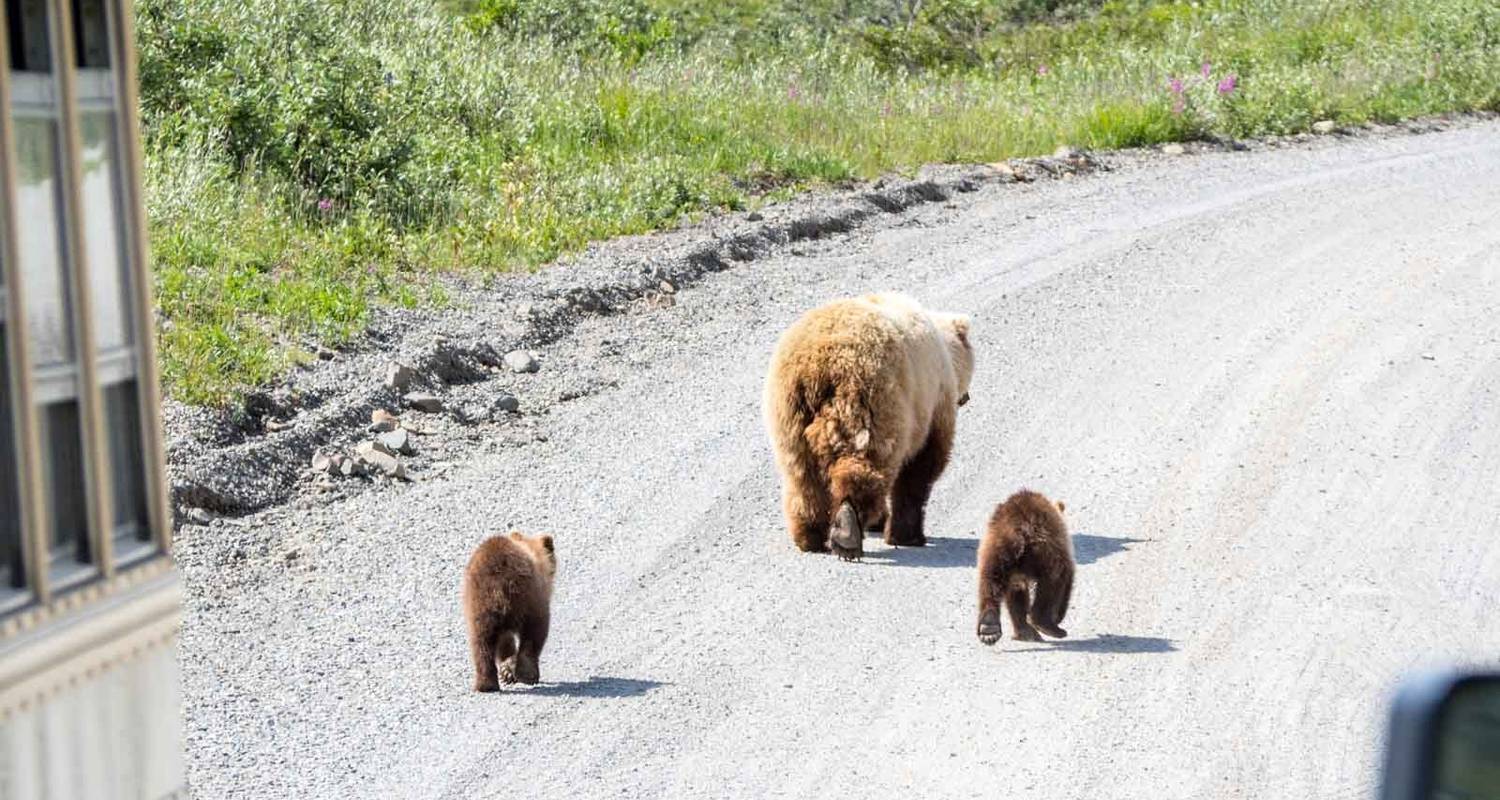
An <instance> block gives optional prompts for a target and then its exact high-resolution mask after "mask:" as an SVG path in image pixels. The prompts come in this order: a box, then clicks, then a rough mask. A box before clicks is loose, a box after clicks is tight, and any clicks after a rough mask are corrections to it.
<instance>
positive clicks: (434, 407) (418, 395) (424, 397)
mask: <svg viewBox="0 0 1500 800" xmlns="http://www.w3.org/2000/svg"><path fill="white" fill-rule="evenodd" d="M401 402H403V403H405V404H406V405H408V406H410V407H412V408H415V409H416V410H418V411H425V412H427V413H428V414H436V413H437V412H439V411H442V410H443V398H441V397H438V396H437V395H435V394H427V393H426V392H412V393H411V394H408V395H406V396H405V397H402V398H401Z"/></svg>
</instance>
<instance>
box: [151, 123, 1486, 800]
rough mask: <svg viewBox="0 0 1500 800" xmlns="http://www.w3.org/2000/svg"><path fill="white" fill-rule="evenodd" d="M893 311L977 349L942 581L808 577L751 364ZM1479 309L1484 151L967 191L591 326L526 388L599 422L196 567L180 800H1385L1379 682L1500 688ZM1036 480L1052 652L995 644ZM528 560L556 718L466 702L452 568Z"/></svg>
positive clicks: (191, 569) (291, 526)
mask: <svg viewBox="0 0 1500 800" xmlns="http://www.w3.org/2000/svg"><path fill="white" fill-rule="evenodd" d="M885 288H893V289H901V290H905V291H908V292H911V293H913V294H915V295H917V296H918V297H920V298H921V299H922V300H924V301H925V302H927V303H928V304H930V305H934V306H938V307H943V308H946V309H949V310H954V311H963V312H967V313H969V314H972V315H973V316H974V320H975V327H974V335H973V336H974V340H975V342H976V347H977V349H978V355H979V366H978V370H977V373H976V376H975V380H974V385H973V388H972V392H971V395H972V398H973V399H972V402H970V403H969V404H968V405H967V406H966V407H965V408H963V409H962V410H961V412H960V415H959V430H958V437H957V444H956V452H955V456H954V460H953V462H952V464H951V466H950V467H949V469H948V472H947V474H946V475H945V476H944V477H943V479H942V480H941V481H940V482H939V483H938V486H937V490H936V492H935V493H934V495H933V498H932V502H931V505H930V507H929V514H928V525H929V528H928V535H929V537H930V539H931V544H930V545H929V546H928V547H926V548H922V549H901V550H891V549H889V548H887V547H885V546H884V545H882V544H880V542H879V540H878V539H877V538H871V539H869V540H868V541H867V544H866V558H865V561H864V562H863V563H860V564H847V563H840V562H839V561H837V560H836V559H834V558H833V557H831V556H813V555H803V554H799V553H798V552H796V550H795V549H794V548H793V546H792V544H791V543H790V541H789V540H788V537H787V534H786V532H785V530H784V528H783V525H782V521H781V518H780V513H779V503H778V490H777V483H776V476H775V471H774V469H773V467H772V464H771V458H770V453H769V451H768V446H767V444H766V440H765V436H764V434H763V432H762V429H761V422H760V413H759V408H758V399H759V394H760V392H759V387H760V382H761V378H762V372H763V369H764V365H765V363H766V360H767V358H768V356H769V353H770V350H771V347H772V345H773V344H774V342H775V339H776V335H777V334H778V333H779V332H780V330H781V329H782V328H783V327H784V326H785V325H786V324H787V323H789V322H790V321H791V320H792V319H793V318H794V317H795V316H796V315H797V314H799V313H800V312H802V311H803V310H805V309H806V308H808V307H810V306H812V305H814V304H816V303H818V302H821V301H823V300H825V299H827V298H829V297H831V296H835V295H840V294H847V293H854V292H863V291H868V290H873V289H885ZM1497 307H1500V124H1497V123H1495V122H1484V123H1479V124H1475V125H1471V126H1467V127H1463V128H1460V129H1458V130H1452V131H1448V132H1443V133H1435V134H1429V135H1423V136H1398V137H1375V138H1354V139H1348V140H1343V141H1337V140H1335V139H1334V138H1328V139H1323V140H1320V141H1319V142H1317V143H1315V144H1312V145H1309V146H1304V147H1296V148H1290V149H1281V150H1269V151H1257V152H1221V153H1209V154H1203V155H1197V156H1186V157H1170V158H1169V157H1164V156H1163V157H1157V158H1152V157H1144V158H1140V159H1136V160H1134V161H1131V162H1130V163H1127V164H1125V165H1124V166H1121V167H1119V168H1117V169H1116V170H1115V171H1113V172H1110V173H1107V174H1100V175H1096V176H1090V177H1083V178H1078V179H1073V180H1061V181H1050V182H1038V183H1034V184H1025V185H990V186H985V187H983V188H981V189H980V190H979V191H976V192H973V193H970V194H966V195H963V196H962V197H961V198H960V199H959V200H958V201H957V202H955V203H949V204H941V203H939V204H932V205H928V206H924V207H921V208H918V209H915V210H913V211H911V212H908V213H906V214H904V215H899V216H893V217H892V218H891V219H890V220H888V221H884V222H882V223H880V224H878V225H873V226H871V227H869V228H866V229H861V230H857V231H854V232H852V233H849V234H840V235H835V236H832V237H828V238H826V239H821V240H818V241H816V242H811V243H807V244H804V245H800V246H799V247H798V248H797V249H796V250H795V251H793V250H792V249H790V248H788V250H787V251H786V252H783V253H780V254H777V255H774V256H770V257H767V258H764V259H762V260H759V261H755V262H754V263H752V264H747V265H744V266H742V267H738V268H735V269H730V270H728V271H725V272H722V273H719V274H716V275H712V276H709V277H707V278H706V279H705V280H703V281H702V282H701V283H699V284H697V285H695V286H692V287H688V288H685V289H683V290H681V291H679V292H678V293H677V295H676V303H675V305H673V306H671V307H666V308H658V309H647V308H645V307H642V308H639V309H637V310H635V311H633V312H631V313H629V314H624V315H616V316H606V317H599V318H594V319H591V320H588V321H585V322H583V323H581V324H580V325H579V326H578V327H577V328H576V329H575V330H573V331H572V332H571V333H570V334H568V335H567V336H565V337H563V338H561V339H559V340H557V341H555V342H553V343H551V344H549V345H548V346H547V347H546V348H545V349H542V350H540V351H539V353H538V355H539V356H540V360H541V363H542V364H543V365H544V366H543V370H542V372H541V373H538V374H537V375H535V376H522V378H524V379H526V380H542V379H544V378H545V376H547V375H549V374H552V375H558V374H563V375H569V376H573V377H574V378H577V379H580V380H585V379H586V380H587V381H588V383H589V385H590V386H595V387H599V388H598V390H597V391H592V392H591V393H588V394H585V395H584V396H582V397H579V398H578V399H574V400H570V401H568V402H563V403H560V404H557V405H554V406H552V407H550V408H549V409H548V410H546V411H545V412H542V413H538V414H537V415H535V416H533V417H530V418H528V419H526V420H525V421H524V424H525V425H530V426H533V427H532V428H529V429H528V430H533V431H534V436H532V437H531V438H530V439H529V440H527V441H519V440H517V439H515V437H511V438H510V439H507V440H506V441H505V442H497V443H496V445H495V446H494V447H491V448H480V449H478V450H477V451H476V452H475V454H473V455H470V456H467V457H465V458H463V459H462V460H461V461H459V462H457V463H454V464H453V465H452V466H451V467H450V468H448V469H447V470H446V471H438V472H436V473H435V477H434V476H428V477H427V478H426V479H425V480H419V481H417V482H415V483H411V484H395V485H390V486H387V487H384V488H379V489H375V490H371V491H366V492H363V493H359V494H357V495H355V496H353V497H348V498H343V499H338V500H334V501H332V502H330V503H327V504H322V505H317V504H313V505H311V506H310V507H293V506H282V507H279V508H273V509H271V510H269V511H266V512H263V513H260V514H258V515H255V516H251V517H246V518H242V519H238V520H219V521H216V522H214V523H213V524H212V525H211V526H208V527H201V526H194V527H192V528H190V529H185V530H184V532H183V534H182V537H181V543H180V547H179V551H180V552H179V559H180V561H181V563H182V567H183V571H184V574H185V577H186V582H187V594H188V600H187V605H186V610H185V619H184V627H183V635H182V644H181V649H182V655H181V658H182V663H183V669H184V676H185V677H184V680H185V714H186V719H187V729H188V763H189V767H190V781H191V783H192V785H193V787H194V792H195V794H196V795H198V796H202V797H256V798H261V797H267V798H269V797H287V798H291V797H297V798H307V797H337V798H351V797H382V798H385V797H389V798H424V797H434V798H487V797H504V798H516V797H541V798H553V797H559V798H593V797H691V798H699V797H701V798H723V797H824V798H843V797H850V798H853V797H859V798H869V797H892V798H897V797H899V798H907V797H980V796H984V797H993V796H1004V797H1009V798H1147V797H1149V798H1207V797H1212V798H1238V797H1255V798H1278V799H1280V798H1296V797H1318V798H1339V797H1349V798H1355V797H1370V796H1372V793H1373V786H1374V781H1375V779H1376V776H1377V771H1378V766H1379V765H1378V753H1379V743H1380V736H1381V726H1382V724H1383V719H1384V713H1385V705H1384V704H1385V701H1386V699H1387V696H1388V692H1389V690H1390V688H1391V686H1392V684H1393V682H1394V681H1395V680H1396V679H1397V678H1398V677H1399V676H1401V675H1402V674H1404V673H1405V672H1407V671H1409V670H1411V669H1413V668H1415V667H1418V666H1423V665H1430V664H1435V663H1448V662H1453V661H1457V662H1462V663H1470V664H1473V663H1490V664H1494V663H1496V661H1497V656H1500V613H1497V609H1500V544H1497V543H1500V536H1497V531H1500V313H1497ZM421 438H422V437H417V439H418V441H417V445H418V447H419V449H420V448H422V447H423V446H424V444H423V442H422V441H421ZM1021 486H1030V487H1032V488H1035V489H1037V490H1040V491H1044V492H1046V493H1048V494H1050V495H1052V496H1054V497H1057V498H1060V499H1063V500H1065V501H1066V502H1067V506H1068V511H1069V514H1068V516H1069V521H1070V523H1071V525H1072V527H1073V531H1074V536H1075V548H1076V551H1077V556H1078V560H1079V573H1078V587H1077V591H1076V593H1075V595H1074V600H1073V605H1072V610H1071V611H1070V613H1069V616H1068V619H1067V623H1066V626H1065V627H1066V628H1067V629H1068V630H1069V632H1070V633H1071V638H1069V639H1068V640H1066V641H1062V642H1057V643H1047V644H1042V645H1033V644H1021V643H1017V642H1014V641H1011V640H1010V639H1008V638H1007V639H1004V640H1002V641H1001V643H1000V644H999V645H997V646H996V647H993V648H988V647H983V646H981V645H980V644H979V643H978V642H977V640H976V638H975V634H974V616H975V587H974V580H975V571H974V554H975V547H976V536H977V533H978V530H979V528H980V526H981V525H982V523H983V521H984V519H985V517H986V515H987V514H988V512H989V511H990V509H991V508H992V507H993V505H994V504H995V503H996V502H998V501H1000V500H1001V499H1003V498H1004V497H1005V496H1007V495H1008V494H1009V493H1010V492H1011V491H1013V490H1015V489H1016V488H1019V487H1021ZM508 526H517V527H520V528H522V529H524V530H527V531H531V532H550V533H553V534H555V535H556V537H557V549H558V556H559V562H560V565H559V572H558V584H557V594H556V597H555V599H554V602H553V628H552V636H551V639H550V641H549V644H548V647H547V650H546V653H545V654H544V656H543V658H542V665H541V667H542V678H543V681H544V683H543V684H542V685H540V686H537V687H533V688H522V689H518V690H512V691H505V692H502V693H500V694H486V695H479V694H474V693H472V692H471V691H470V690H469V689H470V682H471V675H470V672H469V670H470V665H469V661H468V651H467V645H466V643H465V640H464V636H465V629H464V625H463V622H462V620H461V618H460V615H459V607H458V598H459V593H458V586H459V574H460V570H461V569H462V567H463V564H464V561H465V558H466V557H467V555H468V553H469V551H470V549H471V548H472V547H473V546H474V545H475V544H476V543H478V542H479V541H480V540H481V539H482V538H483V537H484V536H486V535H487V534H490V533H492V532H496V531H500V530H504V529H506V528H507V527H508ZM1006 633H1007V636H1008V635H1009V633H1010V631H1009V629H1008V628H1007V631H1006Z"/></svg>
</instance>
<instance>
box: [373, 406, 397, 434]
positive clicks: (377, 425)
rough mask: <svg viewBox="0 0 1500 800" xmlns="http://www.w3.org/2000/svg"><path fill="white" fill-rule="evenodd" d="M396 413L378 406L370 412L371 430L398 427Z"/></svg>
mask: <svg viewBox="0 0 1500 800" xmlns="http://www.w3.org/2000/svg"><path fill="white" fill-rule="evenodd" d="M396 425H397V422H396V415H395V414H392V413H391V412H389V411H386V410H385V409H383V408H377V409H375V410H374V411H371V412H370V430H372V431H375V432H376V433H384V432H385V431H393V430H395V429H396Z"/></svg>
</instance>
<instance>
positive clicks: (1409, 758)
mask: <svg viewBox="0 0 1500 800" xmlns="http://www.w3.org/2000/svg"><path fill="white" fill-rule="evenodd" d="M1380 796H1381V798H1382V800H1448V798H1455V799H1456V798H1473V800H1500V674H1497V673H1490V674H1474V673H1461V672H1439V673H1427V674H1422V675H1418V676H1415V677H1413V678H1411V679H1409V680H1407V681H1405V682H1404V683H1402V685H1401V687H1400V688H1399V689H1398V690H1397V693H1396V698H1395V701H1394V702H1393V703H1392V706H1391V717H1390V727H1389V729H1388V730H1387V732H1386V761H1385V774H1384V776H1383V778H1382V781H1381V793H1380Z"/></svg>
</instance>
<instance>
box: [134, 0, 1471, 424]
mask: <svg viewBox="0 0 1500 800" xmlns="http://www.w3.org/2000/svg"><path fill="white" fill-rule="evenodd" d="M570 2H571V3H573V4H576V5H578V6H579V7H583V6H584V3H583V0H534V1H533V2H531V3H530V4H526V3H520V4H518V2H517V0H502V1H501V2H498V3H497V2H493V0H485V2H480V3H473V2H470V3H454V4H450V5H449V6H447V7H446V8H443V9H439V8H435V7H433V6H431V5H428V4H427V3H424V2H419V1H418V0H347V2H343V3H339V4H332V5H326V6H325V5H324V4H322V3H316V2H313V0H250V1H249V2H242V0H199V1H198V2H194V3H191V4H188V3H187V2H186V0H143V2H142V3H140V4H139V5H138V8H139V9H140V11H139V16H140V18H141V22H140V28H141V36H142V75H143V93H142V94H143V112H144V116H145V120H146V130H147V133H148V143H147V162H148V163H147V167H148V169H147V172H148V176H147V177H148V181H147V184H148V185H147V204H148V210H149V215H150V228H151V237H152V245H153V251H154V255H155V269H156V281H157V288H158V300H159V303H160V305H161V312H162V317H163V320H164V323H163V332H162V357H163V362H164V373H165V376H166V382H167V390H168V392H169V393H170V394H171V395H172V396H174V397H176V398H178V399H181V400H184V401H187V402H194V403H221V402H225V401H227V400H230V399H232V398H234V397H235V396H236V395H237V394H238V393H240V392H242V391H244V390H245V389H246V388H248V387H252V386H255V385H258V384H263V383H265V382H267V381H270V380H273V379H274V378H275V377H276V376H277V375H278V374H280V373H281V372H283V371H284V370H285V369H286V368H287V366H288V365H289V364H291V363H294V362H296V361H297V360H299V359H303V358H306V357H307V352H308V350H309V349H310V348H311V347H312V345H313V343H314V342H337V341H339V340H343V339H347V338H349V337H351V336H354V335H356V334H357V333H358V332H359V331H360V330H361V329H362V327H363V326H364V324H365V323H366V321H367V319H368V317H369V314H370V311H371V309H372V307H374V306H376V305H379V304H383V303H396V304H403V305H413V304H422V303H441V302H442V301H443V298H442V293H441V290H440V288H439V286H440V283H439V282H438V281H437V280H435V278H436V277H437V276H439V275H442V274H444V273H461V274H466V275H471V276H484V275H488V274H494V273H501V272H505V271H510V270H516V269H526V268H531V267H535V266H536V265H539V264H542V263H545V262H547V261H549V260H551V259H553V258H555V257H557V256H558V255H559V254H561V253H565V252H568V251H571V250H576V249H578V248H580V247H581V246H583V245H584V244H586V243H588V242H590V241H593V240H597V239H602V238H606V237H610V236H616V235H620V234H629V233H638V232H643V231H647V230H652V229H656V228H661V227H664V226H670V225H673V224H676V223H678V222H679V221H681V220H683V219H685V218H691V217H693V216H694V215H697V214H699V213H702V212H706V211H711V210H714V209H736V208H744V207H747V206H749V205H753V204H755V203H757V202H760V201H761V199H762V197H763V195H764V193H765V192H766V191H767V190H768V189H770V188H774V189H776V190H777V191H778V193H781V192H784V191H785V190H789V189H790V190H795V189H800V188H803V187H808V186H816V185H820V184H827V183H831V182H837V181H842V180H845V179H849V178H868V177H874V176H877V175H879V174H882V173H886V172H890V171H903V170H909V169H912V168H914V167H916V166H918V165H921V164H923V163H929V162H976V161H995V160H999V159H1003V158H1007V157H1013V156H1023V155H1032V154H1037V153H1047V152H1051V151H1052V150H1053V149H1055V148H1056V147H1057V146H1058V145H1061V144H1069V145H1075V146H1084V147H1090V148H1109V147H1125V146H1136V145H1146V144H1152V143H1157V142H1162V141H1170V140H1180V139H1188V138H1193V137H1198V136H1204V135H1208V134H1225V135H1231V136H1238V137H1244V136H1254V135H1264V134H1274V133H1286V132H1292V131H1299V130H1303V129H1306V128H1307V127H1308V126H1310V125H1311V124H1312V123H1313V122H1314V121H1317V120H1319V119H1325V118H1330V119H1335V120H1338V121H1341V122H1346V123H1358V122H1364V121H1369V120H1393V119H1398V118H1404V117H1411V116H1417V115H1423V114H1430V113H1437V112H1446V111H1456V110H1458V111H1461V110H1474V109H1494V108H1497V107H1500V81H1497V80H1496V76H1497V75H1500V7H1497V6H1496V5H1495V4H1494V3H1492V2H1491V0H1424V1H1420V2H1419V0H1323V1H1322V2H1316V1H1313V2H1294V1H1293V0H1204V1H1202V2H1197V3H1144V2H1136V3H1120V2H1111V3H1107V4H1104V5H1103V6H1102V7H1092V6H1093V4H1089V3H1072V4H1065V5H1064V4H1057V3H1047V2H1032V3H1030V4H1029V5H1026V6H1025V7H1024V8H1023V6H1022V5H1009V6H1006V5H1004V4H998V7H1003V9H1009V11H1005V13H998V12H994V11H993V9H994V7H997V4H984V3H977V2H965V0H949V2H946V3H944V2H936V1H934V2H931V3H929V4H928V6H927V7H928V8H929V9H936V11H931V12H930V13H929V16H928V17H923V18H920V19H918V20H914V21H913V23H912V25H911V26H910V27H909V28H908V27H907V26H906V25H905V24H904V22H903V21H902V20H901V19H900V17H899V15H897V14H894V12H892V13H891V14H886V15H884V16H882V14H881V13H880V11H881V9H880V6H881V4H878V3H867V4H863V5H862V4H860V3H857V2H856V3H844V4H841V5H837V7H838V8H841V9H843V8H851V7H852V8H855V9H856V10H857V11H858V13H859V14H861V15H862V16H859V18H858V19H850V18H848V16H847V15H844V16H841V14H842V13H843V12H840V13H834V12H833V11H832V10H830V9H833V8H835V4H832V3H827V4H820V3H818V2H816V1H815V2H812V3H803V4H800V5H796V6H793V5H792V4H790V3H786V4H783V5H777V4H774V3H771V2H767V1H766V0H741V1H740V2H728V3H721V4H718V5H717V6H715V8H717V9H718V11H717V12H716V13H714V14H712V15H707V16H705V15H703V14H701V13H699V14H696V15H694V14H688V13H685V12H684V9H689V10H691V9H694V8H698V7H700V6H701V4H692V3H687V2H686V0H678V2H677V5H676V6H673V5H671V4H668V3H666V2H662V3H661V4H659V5H656V6H645V5H642V4H641V3H639V2H637V3H635V4H634V5H628V4H627V5H618V4H615V5H611V4H610V3H608V2H605V0H592V2H591V3H590V4H588V5H587V6H586V9H585V10H586V11H587V12H588V13H586V14H576V15H570V14H563V13H559V12H560V11H566V10H567V9H569V8H570V7H571V6H570V4H569V3H570ZM548 3H550V5H547V4H548ZM617 5H618V7H617ZM889 5H890V7H891V8H898V7H900V5H901V4H899V3H890V4H889ZM1059 5H1062V8H1061V9H1059V8H1057V7H1058V6H1059ZM866 6H869V8H866ZM1033 7H1034V8H1033ZM619 8H623V9H624V11H620V10H619ZM189 9H190V10H189ZM861 9H862V10H861ZM976 9H978V11H976ZM986 9H988V10H986ZM1028 9H1029V10H1028ZM820 10H821V12H820ZM813 12H820V13H821V16H819V13H813ZM824 12H826V13H824ZM980 12H983V13H980ZM1023 12H1024V13H1023ZM792 13H796V14H800V15H801V16H800V17H798V19H802V20H804V21H805V23H806V24H804V25H802V26H801V27H800V28H798V30H799V31H800V32H799V33H797V34H796V35H793V36H788V35H786V34H785V31H786V30H787V29H788V26H787V17H786V15H788V14H792ZM486 14H487V16H486ZM1037 14H1041V15H1043V16H1044V17H1045V18H1046V19H1048V20H1049V22H1046V23H1036V22H1027V21H1026V20H1029V19H1032V18H1034V17H1035V16H1036V15H1037ZM1059 14H1060V15H1061V16H1062V18H1064V19H1066V20H1067V21H1065V22H1061V23H1056V22H1051V21H1050V20H1053V19H1055V18H1057V17H1056V15H1059ZM528 15H529V16H528ZM558 19H565V20H567V21H568V22H567V24H568V26H569V28H568V29H567V30H561V29H559V28H558V27H557V26H558V25H559V23H558V22H557V20H558ZM578 20H583V21H582V22H579V21H578ZM726 20H728V22H726ZM1018 20H1021V21H1020V22H1019V23H1018ZM1205 63H1207V64H1208V65H1209V66H1208V67H1207V68H1206V69H1207V73H1208V76H1207V77H1204V76H1203V75H1202V70H1204V69H1205V67H1204V64H1205ZM1230 76H1233V78H1234V81H1233V83H1234V88H1233V90H1232V91H1228V92H1221V91H1220V87H1221V82H1224V81H1225V80H1226V79H1227V78H1229V77H1230ZM1173 77H1177V78H1179V79H1181V80H1182V81H1183V86H1182V91H1181V93H1180V94H1179V93H1175V92H1174V91H1173V90H1172V89H1171V88H1170V84H1169V81H1170V79H1171V78H1173ZM1224 85H1226V86H1227V83H1226V84H1224Z"/></svg>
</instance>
